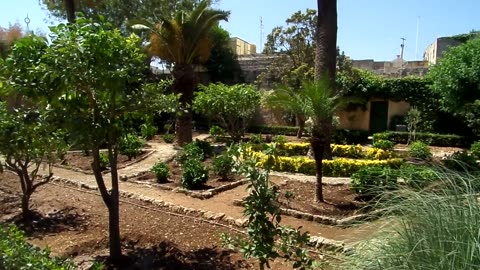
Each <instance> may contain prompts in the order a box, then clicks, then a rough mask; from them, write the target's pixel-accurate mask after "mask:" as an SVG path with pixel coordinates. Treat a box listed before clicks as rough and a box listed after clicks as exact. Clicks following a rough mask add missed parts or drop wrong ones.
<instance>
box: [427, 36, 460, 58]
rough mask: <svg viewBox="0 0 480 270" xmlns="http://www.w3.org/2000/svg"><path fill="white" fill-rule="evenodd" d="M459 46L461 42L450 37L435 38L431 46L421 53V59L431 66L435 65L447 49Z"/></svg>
mask: <svg viewBox="0 0 480 270" xmlns="http://www.w3.org/2000/svg"><path fill="white" fill-rule="evenodd" d="M461 44H462V42H461V41H458V40H456V39H454V38H452V37H440V38H437V39H436V40H435V41H434V42H433V43H432V44H430V45H428V47H427V49H426V50H425V52H424V53H423V59H424V60H425V61H427V62H428V63H429V64H431V65H433V64H436V63H437V61H438V59H439V58H441V57H442V55H443V54H444V53H445V52H446V51H447V49H448V48H449V47H456V46H459V45H461Z"/></svg>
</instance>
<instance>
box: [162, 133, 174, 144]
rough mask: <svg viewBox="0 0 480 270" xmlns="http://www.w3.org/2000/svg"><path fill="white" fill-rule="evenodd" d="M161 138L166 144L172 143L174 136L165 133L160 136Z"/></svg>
mask: <svg viewBox="0 0 480 270" xmlns="http://www.w3.org/2000/svg"><path fill="white" fill-rule="evenodd" d="M162 138H163V140H164V141H165V142H166V143H173V141H174V140H175V135H173V134H169V133H165V134H163V135H162Z"/></svg>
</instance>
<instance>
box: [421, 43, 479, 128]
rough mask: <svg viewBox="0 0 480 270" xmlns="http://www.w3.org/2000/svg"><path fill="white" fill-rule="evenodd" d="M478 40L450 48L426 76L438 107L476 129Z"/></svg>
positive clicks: (477, 117) (477, 120)
mask: <svg viewBox="0 0 480 270" xmlns="http://www.w3.org/2000/svg"><path fill="white" fill-rule="evenodd" d="M479 74H480V38H477V39H472V40H469V41H468V42H466V43H465V44H463V45H461V46H458V47H453V48H450V49H449V50H448V51H447V52H446V53H445V54H444V55H443V57H442V59H440V61H439V62H438V63H437V64H436V65H434V66H432V67H431V68H430V70H429V72H428V76H429V77H430V79H431V81H432V90H433V91H434V92H436V93H438V95H439V96H440V104H439V105H440V108H441V109H443V110H444V111H447V112H450V113H453V114H454V115H456V116H458V117H460V118H461V119H463V120H465V121H466V122H467V123H468V125H469V126H470V128H472V129H473V130H474V132H476V133H478V131H479V130H480V120H479V119H480V76H479Z"/></svg>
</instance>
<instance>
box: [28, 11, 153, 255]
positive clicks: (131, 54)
mask: <svg viewBox="0 0 480 270" xmlns="http://www.w3.org/2000/svg"><path fill="white" fill-rule="evenodd" d="M51 31H52V33H53V35H52V44H51V45H50V47H49V48H48V49H47V51H46V53H45V55H44V57H43V62H42V64H41V65H40V66H39V67H38V69H37V72H39V73H42V74H44V80H45V81H47V82H49V83H50V85H51V88H50V91H49V92H47V93H45V95H46V96H47V97H48V100H49V105H50V106H51V107H52V109H53V110H54V111H55V112H56V115H57V117H59V118H60V119H61V122H63V124H64V126H65V128H66V129H67V131H68V132H69V135H70V138H73V139H75V141H74V142H73V143H76V144H77V145H80V146H82V147H83V148H84V149H86V150H87V149H88V150H89V151H91V154H92V156H93V162H92V170H93V173H94V176H95V180H96V182H97V185H98V188H99V191H100V194H101V196H102V199H103V201H104V203H105V205H106V206H107V209H108V214H109V248H110V258H111V260H112V261H113V262H115V263H118V261H119V259H120V258H121V257H122V252H121V246H120V227H119V219H120V217H119V186H118V171H117V156H118V151H119V150H118V143H119V139H120V138H121V137H122V135H124V134H125V133H126V132H127V131H126V130H125V128H124V125H125V123H126V122H128V121H127V120H128V118H129V117H130V116H131V115H132V114H135V113H141V112H142V111H144V110H145V109H146V108H149V107H150V106H151V103H154V102H156V101H157V99H156V96H154V95H150V94H152V93H151V91H146V90H145V88H143V87H142V85H141V82H142V71H143V70H144V69H145V68H146V67H145V66H144V62H143V59H144V55H143V54H142V52H141V50H140V42H141V39H140V38H139V37H137V36H135V35H131V36H129V37H124V36H123V35H122V33H121V32H120V30H118V29H116V30H112V29H111V27H110V26H109V25H108V24H106V23H104V22H103V23H94V22H93V21H92V20H88V19H84V18H77V21H76V23H75V24H68V25H65V24H60V25H58V26H56V27H53V28H51ZM157 92H158V90H157ZM102 146H105V147H106V148H107V151H108V157H109V163H110V168H111V173H110V183H109V186H110V190H109V189H108V186H107V182H106V179H105V178H104V175H102V173H101V165H100V164H101V163H100V147H102Z"/></svg>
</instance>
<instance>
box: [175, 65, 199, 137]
mask: <svg viewBox="0 0 480 270" xmlns="http://www.w3.org/2000/svg"><path fill="white" fill-rule="evenodd" d="M173 76H174V78H175V82H174V84H173V91H174V92H175V94H180V95H181V96H180V111H179V112H178V114H177V119H176V122H175V134H176V138H177V143H178V144H179V145H180V146H183V145H185V144H187V143H190V142H191V141H192V128H193V125H192V109H191V105H192V101H193V91H194V90H195V87H196V86H197V79H196V74H195V71H194V69H193V65H187V64H177V65H175V67H174V68H173Z"/></svg>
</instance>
